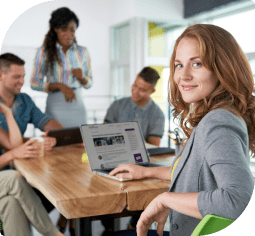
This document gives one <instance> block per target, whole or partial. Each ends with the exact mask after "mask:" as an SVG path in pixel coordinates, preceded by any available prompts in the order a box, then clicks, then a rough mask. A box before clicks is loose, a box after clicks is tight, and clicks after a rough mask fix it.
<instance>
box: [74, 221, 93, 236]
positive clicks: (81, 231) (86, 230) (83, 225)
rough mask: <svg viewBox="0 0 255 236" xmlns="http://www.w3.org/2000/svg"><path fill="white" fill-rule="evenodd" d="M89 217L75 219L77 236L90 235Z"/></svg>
mask: <svg viewBox="0 0 255 236" xmlns="http://www.w3.org/2000/svg"><path fill="white" fill-rule="evenodd" d="M91 226H92V225H91V217H83V218H79V219H75V233H76V235H77V236H92V228H91Z"/></svg>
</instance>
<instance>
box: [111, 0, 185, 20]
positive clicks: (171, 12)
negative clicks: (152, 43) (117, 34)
mask: <svg viewBox="0 0 255 236" xmlns="http://www.w3.org/2000/svg"><path fill="white" fill-rule="evenodd" d="M109 4H110V8H111V15H110V24H111V25H115V24H119V23H121V22H124V21H127V20H129V19H131V18H133V17H142V18H145V19H148V20H152V21H153V20H157V21H172V20H173V21H174V20H181V19H183V0H110V2H109Z"/></svg>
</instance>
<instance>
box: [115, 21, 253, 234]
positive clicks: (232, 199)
mask: <svg viewBox="0 0 255 236" xmlns="http://www.w3.org/2000/svg"><path fill="white" fill-rule="evenodd" d="M253 88H254V80H253V76H252V72H251V68H250V66H249V63H248V61H247V59H246V57H245V54H244V53H243V51H242V50H241V48H240V47H239V45H238V43H237V42H236V40H235V39H234V37H233V36H232V35H231V34H230V33H229V32H227V31H226V30H224V29H222V28H220V27H218V26H215V25H209V24H196V25H192V26H190V27H188V28H187V29H186V30H185V31H184V32H183V33H182V34H181V36H180V37H179V38H178V39H177V41H176V44H175V47H174V50H173V54H172V57H171V61H170V78H169V102H170V104H172V105H173V106H174V112H173V116H174V119H175V120H177V121H179V125H180V127H181V128H182V129H183V131H184V132H185V134H186V136H187V139H186V144H185V146H184V148H183V149H182V150H181V151H180V152H179V153H178V155H177V156H176V157H175V160H174V161H173V165H172V166H171V167H159V168H154V169H150V168H144V167H139V166H134V165H131V164H128V165H123V166H119V167H117V168H116V169H115V170H114V171H113V172H112V173H111V174H112V175H116V176H117V177H119V178H145V177H154V178H159V179H166V180H170V181H171V186H170V189H169V192H165V193H163V194H160V195H159V196H158V197H156V198H155V199H154V200H152V201H151V203H150V204H149V205H148V206H147V208H146V209H145V210H144V212H143V213H142V215H141V217H140V219H139V221H138V223H137V235H138V236H144V235H147V231H148V230H149V227H150V226H151V224H152V223H153V222H154V221H156V222H158V226H157V232H158V234H159V235H163V228H164V224H165V223H166V220H167V217H168V216H169V217H170V235H171V236H175V235H176V236H177V235H178V236H179V235H182V236H185V235H191V234H192V232H193V230H194V229H195V228H196V226H197V225H198V223H199V222H200V220H201V219H202V218H203V217H204V216H205V215H207V214H212V215H217V216H221V217H224V218H229V219H233V220H235V219H237V218H238V217H239V216H240V215H241V214H242V212H243V211H244V209H245V208H246V206H247V205H248V203H249V201H250V199H251V196H252V193H253V188H254V178H253V176H252V173H251V170H250V168H249V162H250V156H249V150H250V152H251V155H252V156H254V151H255V149H254V144H255V136H254V127H255V98H254V96H253V94H252V92H253ZM123 171H128V172H129V173H119V174H118V172H123ZM150 233H151V232H150ZM116 235H117V234H116ZM149 235H150V234H149ZM151 235H153V234H151Z"/></svg>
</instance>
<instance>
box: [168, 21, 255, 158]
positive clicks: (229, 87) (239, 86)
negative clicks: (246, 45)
mask: <svg viewBox="0 0 255 236" xmlns="http://www.w3.org/2000/svg"><path fill="white" fill-rule="evenodd" d="M184 37H190V38H195V39H197V40H198V43H199V53H200V58H201V61H202V63H203V65H204V66H205V67H206V68H207V69H208V70H210V71H212V72H213V73H214V74H215V75H216V76H217V77H218V79H219V85H218V86H217V87H216V88H215V90H214V91H213V92H212V93H211V94H210V95H209V96H207V97H206V98H204V99H202V100H201V101H199V102H198V103H197V106H196V107H193V106H192V105H190V104H188V103H185V102H184V101H183V99H182V96H181V93H180V91H179V89H178V86H177V84H176V83H175V81H174V73H175V66H174V61H175V57H176V49H177V47H178V44H179V42H180V41H181V39H183V38H184ZM168 89H169V93H168V94H169V97H168V100H169V103H170V104H171V105H173V106H174V109H173V116H174V120H176V119H177V120H178V121H179V125H180V126H181V128H182V129H183V131H184V133H185V134H186V136H187V138H189V137H190V135H191V133H192V130H193V128H194V127H196V126H197V125H198V123H199V122H200V121H201V120H202V118H203V117H204V116H205V115H206V114H207V113H208V112H210V111H211V110H213V109H217V108H223V109H226V110H228V111H230V112H232V113H234V114H235V115H237V116H239V117H241V118H243V119H244V121H245V122H246V125H247V128H248V134H249V148H250V150H251V151H252V154H253V155H254V153H255V97H254V96H253V94H252V93H253V90H254V79H253V75H252V71H251V68H250V65H249V62H248V60H247V58H246V56H245V54H244V52H243V51H242V49H241V48H240V46H239V45H238V43H237V42H236V40H235V38H234V37H233V36H232V35H231V34H230V33H229V32H228V31H226V30H224V29H223V28H221V27H219V26H215V25H210V24H196V25H192V26H190V27H188V28H186V30H185V31H184V32H183V33H182V34H181V35H180V37H179V38H178V39H177V40H176V43H175V46H174V50H173V53H172V56H171V60H170V78H169V87H168Z"/></svg>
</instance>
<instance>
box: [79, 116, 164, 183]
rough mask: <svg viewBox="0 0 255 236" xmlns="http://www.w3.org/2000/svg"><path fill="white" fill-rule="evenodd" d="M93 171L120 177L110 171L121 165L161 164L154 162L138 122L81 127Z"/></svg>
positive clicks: (154, 165) (150, 165)
mask: <svg viewBox="0 0 255 236" xmlns="http://www.w3.org/2000/svg"><path fill="white" fill-rule="evenodd" d="M80 130H81V135H82V139H83V143H84V145H85V148H86V152H87V155H88V159H89V165H90V169H91V171H92V172H94V173H96V174H99V175H103V176H106V177H109V178H113V179H116V180H119V181H126V180H129V179H118V178H116V177H115V176H110V175H109V173H110V172H111V171H112V170H113V169H114V168H116V167H117V166H119V165H121V164H127V163H133V164H136V165H141V166H145V167H158V166H160V165H158V164H155V163H151V162H150V158H149V154H148V152H147V150H146V148H145V144H144V138H143V135H142V131H141V128H140V125H139V123H138V122H136V121H134V122H125V123H106V124H93V125H81V126H80Z"/></svg>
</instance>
